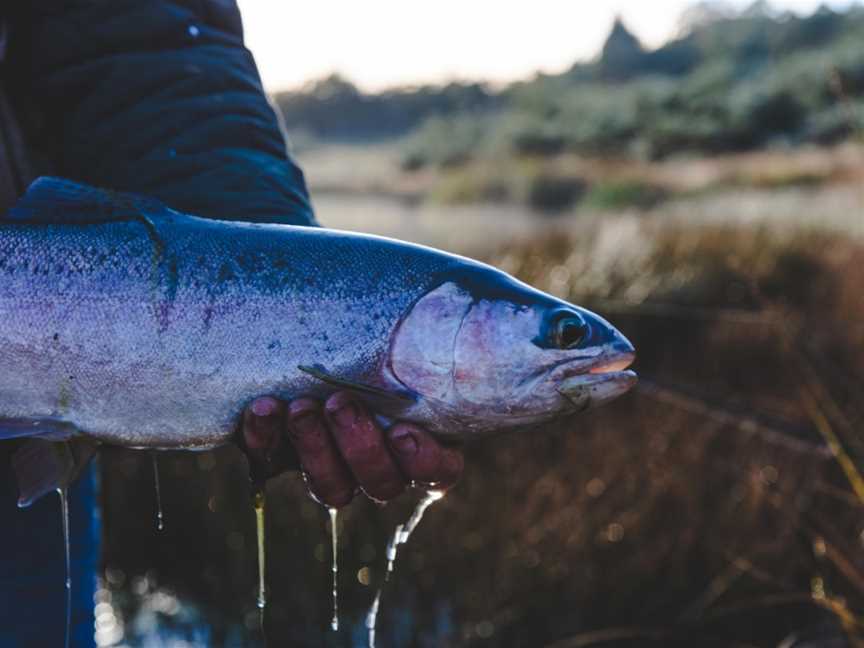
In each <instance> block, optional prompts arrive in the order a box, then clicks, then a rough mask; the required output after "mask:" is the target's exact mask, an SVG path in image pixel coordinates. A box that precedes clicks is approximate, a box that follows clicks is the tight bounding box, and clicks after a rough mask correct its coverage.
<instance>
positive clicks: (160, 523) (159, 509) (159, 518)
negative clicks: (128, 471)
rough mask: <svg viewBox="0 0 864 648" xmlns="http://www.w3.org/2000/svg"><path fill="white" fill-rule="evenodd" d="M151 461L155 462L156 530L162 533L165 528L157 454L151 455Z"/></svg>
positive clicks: (152, 453)
mask: <svg viewBox="0 0 864 648" xmlns="http://www.w3.org/2000/svg"><path fill="white" fill-rule="evenodd" d="M150 460H151V461H152V462H153V483H154V484H155V486H156V529H157V530H159V531H162V530H163V529H164V528H165V523H164V520H163V517H162V486H161V484H160V483H159V463H158V462H157V460H156V453H155V452H151V453H150Z"/></svg>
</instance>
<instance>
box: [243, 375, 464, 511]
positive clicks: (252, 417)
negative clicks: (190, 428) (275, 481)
mask: <svg viewBox="0 0 864 648" xmlns="http://www.w3.org/2000/svg"><path fill="white" fill-rule="evenodd" d="M241 438H242V443H243V445H245V450H246V452H247V455H248V456H249V461H250V463H252V464H253V466H252V467H253V470H256V469H257V470H258V472H259V474H261V473H263V474H264V476H265V477H271V476H274V475H276V474H279V473H281V472H283V471H285V470H288V469H290V468H296V467H297V464H298V463H299V467H300V468H301V470H302V471H303V475H304V477H305V479H306V483H307V485H308V487H309V491H310V493H311V494H312V496H313V497H315V498H316V499H317V500H318V501H320V502H321V503H323V504H325V505H327V506H332V507H334V508H341V507H343V506H345V505H346V504H348V503H349V502H350V501H351V500H352V499H353V497H354V495H355V493H356V492H357V489H358V487H359V489H360V490H362V492H364V493H365V494H366V495H367V496H368V497H370V498H371V499H373V500H376V501H382V502H383V501H387V500H390V499H393V498H394V497H396V496H398V495H399V494H400V493H402V491H404V490H405V487H406V486H407V485H408V484H410V483H414V482H416V483H418V484H434V486H435V488H436V489H441V490H445V489H447V488H449V487H450V486H452V485H453V484H455V483H456V481H457V480H458V479H459V477H460V476H461V474H462V469H463V465H464V464H463V457H462V453H461V451H459V450H458V449H456V448H453V447H448V446H442V445H441V444H440V443H439V442H438V441H437V440H436V439H435V438H434V437H433V436H432V435H431V434H429V433H428V432H426V431H425V430H424V429H423V428H421V427H418V426H417V425H414V424H411V423H396V424H395V425H393V426H392V427H390V428H389V429H387V430H383V429H382V428H381V426H380V425H378V423H376V421H375V419H374V418H373V417H372V416H371V415H370V414H369V412H368V411H367V410H366V408H365V407H364V406H363V405H362V404H361V403H360V402H358V401H357V400H356V399H355V398H354V397H353V396H352V395H351V394H350V393H348V392H344V391H343V392H337V393H335V394H333V395H332V396H330V398H328V399H327V401H326V402H325V403H324V405H323V406H322V404H321V403H319V402H318V401H316V400H313V399H311V398H298V399H296V400H294V401H292V402H291V403H290V404H286V403H284V402H282V401H280V400H277V399H275V398H272V397H269V396H264V397H262V398H258V399H256V400H254V401H253V402H252V403H251V404H250V405H249V406H248V407H247V408H246V410H245V411H244V413H243V423H242V434H241ZM292 448H293V450H294V453H296V455H295V454H294V453H292V452H291V450H292Z"/></svg>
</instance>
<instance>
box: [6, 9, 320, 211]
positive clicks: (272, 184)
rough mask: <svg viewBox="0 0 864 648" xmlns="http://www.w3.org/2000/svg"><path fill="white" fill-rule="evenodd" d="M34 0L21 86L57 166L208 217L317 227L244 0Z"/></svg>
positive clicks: (38, 136) (15, 82)
mask: <svg viewBox="0 0 864 648" xmlns="http://www.w3.org/2000/svg"><path fill="white" fill-rule="evenodd" d="M25 5H26V9H23V8H21V9H19V11H20V13H15V14H13V15H12V18H11V20H10V22H11V24H12V30H11V37H10V62H11V63H12V65H11V73H12V78H11V80H10V84H11V86H12V88H13V90H14V91H15V94H16V96H18V97H21V98H26V101H27V102H28V105H27V106H26V108H24V107H22V108H20V112H21V113H22V117H23V119H24V121H25V124H26V127H25V130H26V131H27V132H28V133H30V134H31V136H32V138H33V140H34V141H33V144H34V145H35V148H36V149H37V150H39V151H40V152H41V153H42V154H43V155H45V156H46V157H47V158H48V159H49V160H50V161H51V166H52V168H53V172H54V173H56V174H58V175H63V176H66V177H69V178H73V179H76V180H80V181H84V182H87V183H90V184H94V185H98V186H106V187H111V188H114V189H118V190H122V191H131V192H138V193H146V194H150V195H153V196H156V197H158V198H160V199H161V200H163V201H164V202H165V203H167V204H168V205H169V206H171V207H173V208H175V209H178V210H180V211H185V212H189V213H193V214H197V215H201V216H208V217H212V218H222V219H231V220H254V221H261V222H288V223H294V224H314V217H313V215H312V209H311V206H310V203H309V198H308V194H307V191H306V187H305V182H304V179H303V175H302V173H301V171H300V169H299V168H298V167H297V166H296V165H295V164H294V163H293V162H292V161H291V160H290V158H289V156H288V154H287V151H286V147H285V142H284V140H283V137H282V134H281V132H280V130H279V127H278V123H277V120H276V116H275V114H274V112H273V110H272V108H271V106H270V105H269V104H268V102H267V100H266V97H265V95H264V92H263V90H262V87H261V82H260V79H259V77H258V73H257V70H256V67H255V63H254V61H253V59H252V56H251V54H250V53H249V52H248V51H247V50H246V49H245V47H244V46H243V40H242V29H241V24H240V17H239V14H238V12H237V8H236V6H235V5H234V2H233V0H220V1H218V2H217V1H215V0H210V1H206V0H205V1H202V2H194V3H192V2H189V3H184V2H182V1H181V0H173V1H169V0H122V1H121V0H117V1H110V2H92V1H86V2H85V1H83V0H82V1H81V2H71V3H70V2H58V1H56V0H42V1H41V2H33V3H32V4H31V3H21V4H20V5H19V7H24V6H25ZM22 101H23V99H22Z"/></svg>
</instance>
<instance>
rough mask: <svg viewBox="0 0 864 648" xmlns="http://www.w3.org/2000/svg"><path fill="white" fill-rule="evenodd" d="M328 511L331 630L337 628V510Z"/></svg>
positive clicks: (330, 509)
mask: <svg viewBox="0 0 864 648" xmlns="http://www.w3.org/2000/svg"><path fill="white" fill-rule="evenodd" d="M328 511H329V513H330V547H331V553H332V559H333V562H332V564H331V567H330V570H331V571H332V572H333V618H332V619H331V620H330V628H331V629H332V630H333V632H336V631H337V630H339V558H338V554H339V531H338V528H337V526H336V520H337V516H338V511H337V510H336V509H335V508H329V509H328Z"/></svg>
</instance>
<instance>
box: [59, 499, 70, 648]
mask: <svg viewBox="0 0 864 648" xmlns="http://www.w3.org/2000/svg"><path fill="white" fill-rule="evenodd" d="M57 495H59V496H60V519H61V523H62V526H63V547H64V549H65V552H66V553H65V559H66V583H65V585H66V635H65V639H64V644H63V645H64V646H66V648H69V633H70V632H71V629H72V559H71V553H72V552H71V548H70V539H69V492H68V491H67V490H66V487H65V486H61V487H60V488H58V489H57Z"/></svg>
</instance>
